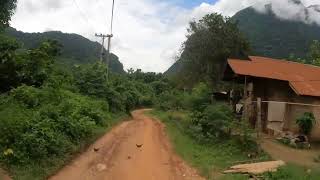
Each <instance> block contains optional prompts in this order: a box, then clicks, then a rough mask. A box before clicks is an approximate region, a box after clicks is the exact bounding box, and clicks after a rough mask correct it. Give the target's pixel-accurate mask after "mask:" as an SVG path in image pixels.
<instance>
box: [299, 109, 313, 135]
mask: <svg viewBox="0 0 320 180" xmlns="http://www.w3.org/2000/svg"><path fill="white" fill-rule="evenodd" d="M296 123H297V125H298V126H299V127H300V131H301V132H302V133H304V134H306V135H309V134H310V133H311V130H312V128H313V126H314V125H315V123H316V119H315V117H314V115H313V113H310V112H306V113H304V114H303V115H302V116H301V117H299V118H297V120H296Z"/></svg>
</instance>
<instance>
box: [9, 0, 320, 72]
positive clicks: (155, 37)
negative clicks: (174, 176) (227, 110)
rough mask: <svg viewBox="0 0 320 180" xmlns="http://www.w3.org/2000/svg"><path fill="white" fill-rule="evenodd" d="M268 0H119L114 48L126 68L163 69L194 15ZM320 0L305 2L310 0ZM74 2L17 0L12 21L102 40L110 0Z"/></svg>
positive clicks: (28, 27)
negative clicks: (194, 0)
mask: <svg viewBox="0 0 320 180" xmlns="http://www.w3.org/2000/svg"><path fill="white" fill-rule="evenodd" d="M266 1H267V0H219V1H218V2H216V3H215V4H208V3H202V4H201V5H199V6H198V7H194V9H186V8H183V7H179V6H177V5H174V4H173V3H172V2H170V0H165V1H164V0H161V1H159V0H136V1H129V0H117V1H116V8H115V24H114V38H113V46H112V51H113V52H114V53H115V54H117V55H118V56H119V58H120V61H121V62H122V63H123V64H124V65H125V68H126V69H127V68H130V67H133V68H141V69H143V70H144V71H156V72H163V71H165V70H166V69H167V68H169V67H170V65H171V64H173V61H174V58H173V57H174V55H175V53H177V52H178V50H179V48H180V46H181V43H182V42H183V41H184V40H185V35H186V28H187V25H188V22H189V21H190V20H192V19H200V18H201V17H202V16H204V15H205V14H207V13H212V12H218V13H222V14H223V15H226V16H232V15H234V14H235V13H236V12H238V11H239V10H241V9H243V8H246V7H248V6H251V5H254V4H257V3H258V4H259V3H261V4H262V3H265V2H266ZM274 1H287V0H274ZM317 1H319V0H304V1H303V2H304V3H305V4H306V5H311V4H315V3H316V2H317ZM76 2H77V4H78V6H79V7H80V9H81V10H80V11H79V9H78V8H77V6H76V5H75V4H74V3H73V0H68V1H63V0H41V1H39V0H19V1H18V9H17V12H16V14H15V15H14V17H13V19H12V23H11V24H12V26H13V27H15V28H17V29H18V30H22V31H26V32H43V31H46V30H49V29H50V30H60V31H63V32H68V33H78V34H81V35H83V36H85V37H87V38H89V39H91V40H94V41H100V40H99V39H96V38H95V37H94V34H95V33H107V30H108V29H109V25H108V24H109V19H110V11H111V1H106V0H76ZM279 13H283V12H279ZM315 18H317V17H315ZM86 19H88V21H89V22H87V20H86Z"/></svg>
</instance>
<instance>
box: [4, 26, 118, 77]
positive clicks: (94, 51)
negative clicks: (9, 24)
mask: <svg viewBox="0 0 320 180" xmlns="http://www.w3.org/2000/svg"><path fill="white" fill-rule="evenodd" d="M6 33H7V34H8V35H9V36H12V37H15V38H16V39H17V40H18V41H19V42H22V43H23V47H24V48H35V47H37V46H38V45H39V44H40V43H41V42H42V41H44V40H46V39H54V40H58V41H59V42H60V43H61V44H62V46H63V48H62V55H61V58H60V61H62V62H63V63H66V64H85V63H92V62H96V61H97V60H99V58H100V50H101V45H100V44H99V43H97V42H93V41H90V40H89V39H87V38H84V37H82V36H80V35H78V34H67V33H62V32H59V31H50V32H44V33H24V32H21V31H17V30H16V29H14V28H8V29H7V30H6ZM110 69H111V71H113V72H116V73H124V70H123V65H122V64H121V62H120V61H119V58H118V57H117V56H116V55H115V54H111V61H110Z"/></svg>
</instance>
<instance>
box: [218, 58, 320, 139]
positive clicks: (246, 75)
mask: <svg viewBox="0 0 320 180" xmlns="http://www.w3.org/2000/svg"><path fill="white" fill-rule="evenodd" d="M224 80H226V81H233V82H237V83H243V84H244V97H243V102H245V103H244V104H245V108H244V110H245V112H244V114H245V115H246V118H248V119H249V120H250V122H251V123H252V124H253V125H255V124H256V123H257V120H259V118H258V117H260V118H261V126H262V129H263V131H265V132H269V133H273V134H276V133H281V132H284V131H290V132H294V133H298V132H299V127H298V126H297V125H296V119H297V118H298V117H299V116H301V115H302V114H303V113H305V112H312V113H313V114H314V115H315V117H316V121H317V122H316V124H315V126H314V128H313V130H312V133H311V135H310V137H311V139H312V140H320V67H316V66H312V65H306V64H301V63H296V62H290V61H285V60H278V59H272V58H266V57H257V56H250V57H249V60H240V59H229V60H228V64H227V68H226V70H225V74H224ZM260 99H261V110H259V112H261V116H258V115H259V114H260V113H259V114H257V113H258V112H257V107H256V104H257V100H258V101H259V102H260ZM258 122H259V121H258Z"/></svg>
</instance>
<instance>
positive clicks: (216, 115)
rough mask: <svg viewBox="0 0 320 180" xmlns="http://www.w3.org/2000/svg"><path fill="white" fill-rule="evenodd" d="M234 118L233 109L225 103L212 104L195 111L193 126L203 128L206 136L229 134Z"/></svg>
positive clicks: (202, 131)
mask: <svg viewBox="0 0 320 180" xmlns="http://www.w3.org/2000/svg"><path fill="white" fill-rule="evenodd" d="M232 120H233V113H232V110H231V108H230V107H229V106H227V105H225V104H215V105H210V106H207V107H206V108H205V109H204V111H203V112H199V111H195V112H193V114H192V125H193V126H195V127H193V128H195V129H198V130H201V133H202V135H204V137H206V138H212V137H216V138H221V137H223V136H226V135H228V134H229V133H228V131H229V128H230V126H231V122H232Z"/></svg>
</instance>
